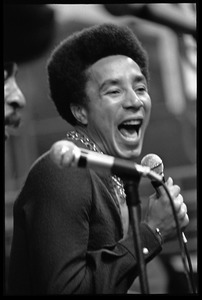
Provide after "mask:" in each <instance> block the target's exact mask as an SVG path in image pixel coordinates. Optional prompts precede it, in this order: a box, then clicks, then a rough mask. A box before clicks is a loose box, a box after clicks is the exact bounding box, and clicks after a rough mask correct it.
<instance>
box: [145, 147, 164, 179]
mask: <svg viewBox="0 0 202 300" xmlns="http://www.w3.org/2000/svg"><path fill="white" fill-rule="evenodd" d="M141 165H142V166H145V167H149V168H150V169H151V170H152V171H154V172H156V173H157V174H159V175H161V176H163V172H164V165H163V162H162V159H161V158H160V157H159V156H158V155H156V154H153V153H151V154H147V155H145V156H144V157H143V158H142V160H141Z"/></svg>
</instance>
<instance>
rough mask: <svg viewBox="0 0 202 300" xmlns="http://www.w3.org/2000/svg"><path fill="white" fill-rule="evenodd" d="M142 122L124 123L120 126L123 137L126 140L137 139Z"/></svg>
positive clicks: (139, 120)
mask: <svg viewBox="0 0 202 300" xmlns="http://www.w3.org/2000/svg"><path fill="white" fill-rule="evenodd" d="M141 125H142V120H141V119H138V120H128V121H124V122H123V123H121V124H120V125H119V126H118V129H119V131H120V133H121V134H122V136H124V137H126V138H137V137H138V135H139V131H140V127H141Z"/></svg>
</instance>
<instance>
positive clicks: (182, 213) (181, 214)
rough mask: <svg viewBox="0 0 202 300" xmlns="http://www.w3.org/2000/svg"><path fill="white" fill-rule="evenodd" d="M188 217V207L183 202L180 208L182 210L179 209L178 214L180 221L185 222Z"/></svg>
mask: <svg viewBox="0 0 202 300" xmlns="http://www.w3.org/2000/svg"><path fill="white" fill-rule="evenodd" d="M186 215H187V206H186V204H185V203H184V202H183V203H182V205H181V206H180V209H179V211H178V213H177V216H178V219H179V220H183V219H184V218H185V216H186Z"/></svg>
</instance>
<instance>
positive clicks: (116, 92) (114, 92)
mask: <svg viewBox="0 0 202 300" xmlns="http://www.w3.org/2000/svg"><path fill="white" fill-rule="evenodd" d="M119 92H120V91H119V90H111V91H108V92H107V94H112V95H116V94H118V93H119Z"/></svg>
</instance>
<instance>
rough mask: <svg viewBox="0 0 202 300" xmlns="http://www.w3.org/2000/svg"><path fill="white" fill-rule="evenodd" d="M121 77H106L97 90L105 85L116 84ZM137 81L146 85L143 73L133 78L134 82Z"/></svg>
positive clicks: (119, 81)
mask: <svg viewBox="0 0 202 300" xmlns="http://www.w3.org/2000/svg"><path fill="white" fill-rule="evenodd" d="M121 81H122V80H121V79H119V78H114V79H106V80H105V81H104V82H103V83H102V84H101V86H100V88H99V90H100V91H101V90H102V89H103V88H104V87H105V86H107V85H118V84H120V83H121ZM139 82H143V83H145V84H146V85H147V81H146V79H145V77H144V75H137V76H135V78H134V83H139Z"/></svg>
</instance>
